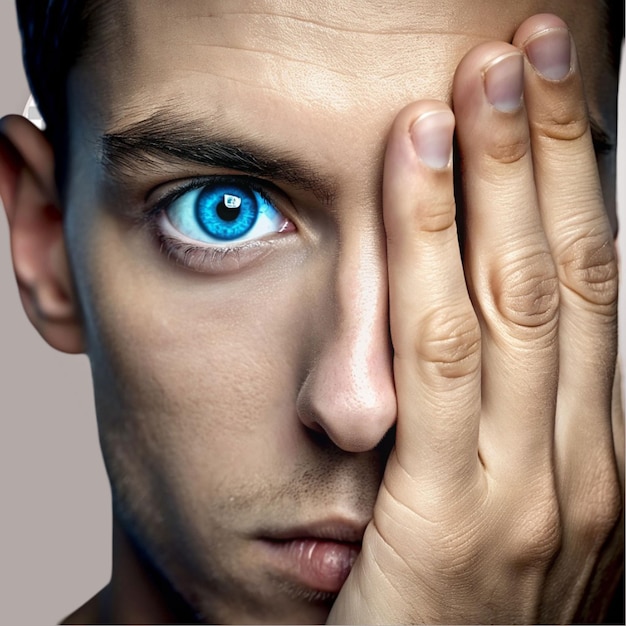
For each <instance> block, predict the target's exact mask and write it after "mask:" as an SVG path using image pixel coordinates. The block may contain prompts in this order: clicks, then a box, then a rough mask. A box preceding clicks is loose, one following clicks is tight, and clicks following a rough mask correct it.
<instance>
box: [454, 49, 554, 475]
mask: <svg viewBox="0 0 626 626" xmlns="http://www.w3.org/2000/svg"><path fill="white" fill-rule="evenodd" d="M522 90H523V57H522V55H521V54H520V52H519V51H518V50H517V48H515V47H513V46H511V45H509V44H506V43H503V42H489V43H485V44H482V45H480V46H478V47H476V48H474V49H473V50H472V51H470V52H469V53H468V54H467V55H466V57H465V58H464V59H463V60H462V62H461V63H460V65H459V67H458V69H457V72H456V75H455V80H454V87H453V101H454V111H455V115H456V117H457V127H458V128H457V134H458V141H459V148H460V152H461V160H462V164H463V168H462V176H463V181H464V200H465V205H466V206H465V214H466V234H465V237H466V240H465V241H466V243H465V259H464V261H465V265H466V271H467V273H468V279H469V284H470V291H471V294H472V298H473V300H474V302H475V305H476V308H477V312H478V314H479V316H480V320H481V329H482V337H483V390H482V405H483V416H482V421H481V435H480V450H481V457H482V459H483V462H484V463H485V465H486V467H487V470H488V471H489V472H490V473H492V474H495V475H499V476H507V477H509V476H511V475H514V474H515V475H519V474H517V473H516V472H520V471H521V472H524V474H525V475H527V476H528V475H529V474H528V473H529V472H534V473H537V472H540V471H543V470H544V468H545V467H546V465H549V464H550V463H551V456H552V444H553V424H554V423H553V417H554V410H555V403H556V389H557V380H558V340H557V337H558V281H557V278H556V270H555V268H554V263H553V261H552V257H551V254H550V249H549V246H548V242H547V239H546V236H545V233H544V229H543V224H542V221H541V215H540V212H539V206H538V202H537V196H536V190H535V180H534V175H533V164H532V155H531V150H530V135H529V129H528V120H527V117H526V112H525V109H524V105H523V97H522ZM504 451H506V453H504Z"/></svg>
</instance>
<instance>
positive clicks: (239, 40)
mask: <svg viewBox="0 0 626 626" xmlns="http://www.w3.org/2000/svg"><path fill="white" fill-rule="evenodd" d="M387 7H388V4H387V3H381V4H380V6H379V5H378V3H361V2H337V3H335V2H328V3H303V2H274V3H268V2H242V3H236V2H211V3H206V2H193V1H187V2H177V3H171V2H160V1H156V0H151V1H150V2H137V1H134V2H130V1H129V2H123V1H120V2H111V3H107V5H106V6H105V7H104V8H101V9H100V10H99V11H97V12H96V13H95V15H96V17H97V19H99V20H102V22H101V23H102V25H103V26H102V27H101V28H99V29H98V28H96V29H95V30H94V32H93V33H92V36H93V39H92V40H91V42H90V44H89V46H88V47H87V50H86V52H85V55H84V57H83V58H82V59H81V61H80V63H79V64H78V65H77V66H76V68H75V69H74V70H73V72H72V74H71V76H70V81H69V94H70V98H69V101H70V111H69V113H70V120H71V129H70V133H69V142H70V155H71V160H70V164H69V172H70V176H69V181H68V184H67V188H66V189H65V190H64V193H63V197H64V198H65V201H64V202H63V203H61V202H60V201H59V197H60V194H59V193H58V191H57V190H56V189H55V188H54V184H53V180H54V177H53V168H52V164H53V156H52V152H51V150H50V148H49V146H47V144H46V142H45V139H44V138H43V136H42V135H41V134H39V133H38V132H37V131H36V129H34V128H33V127H29V126H27V123H26V122H25V121H23V120H18V119H15V118H10V119H8V120H5V121H4V122H3V125H2V127H1V131H2V133H3V141H2V150H1V151H0V157H1V158H0V172H1V173H2V175H1V177H0V193H1V194H2V198H3V202H4V204H5V206H6V207H7V212H8V215H9V222H10V225H11V230H12V247H13V254H14V263H15V266H16V273H17V276H18V281H19V283H20V288H21V292H22V296H23V301H24V305H25V308H26V311H27V313H28V314H29V316H30V317H31V319H32V321H33V323H34V324H35V326H36V327H37V328H38V330H39V331H40V332H41V334H42V335H43V336H44V338H45V339H46V340H47V341H48V342H49V343H51V344H52V345H53V346H54V347H56V348H58V349H61V350H65V351H69V352H76V351H83V350H84V351H86V352H87V354H88V355H89V358H90V360H91V363H92V369H93V378H94V388H95V396H96V403H97V412H98V422H99V431H100V439H101V445H102V450H103V455H104V458H105V462H106V466H107V470H108V472H109V476H110V479H111V484H112V490H113V498H114V510H115V536H114V565H113V576H112V581H111V584H110V585H109V587H107V589H106V590H105V591H104V592H103V593H102V594H100V596H98V597H97V598H96V599H95V600H94V601H92V602H91V603H89V604H88V605H87V606H86V607H84V608H83V610H82V612H78V613H77V614H76V615H75V616H73V617H72V618H70V621H77V622H78V621H83V622H89V621H94V622H95V621H99V620H100V621H104V622H142V621H148V622H157V621H168V620H175V619H177V618H178V619H180V616H181V615H183V616H184V617H185V618H187V619H190V618H193V617H194V616H193V615H191V614H190V613H189V612H188V611H189V606H191V607H193V609H192V613H195V618H197V619H199V620H205V621H207V622H239V623H245V622H268V623H280V622H285V623H297V622H323V621H325V620H326V619H327V618H330V620H331V621H335V622H341V623H346V622H347V623H356V622H363V621H365V622H383V623H384V622H386V623H389V622H405V623H406V622H420V621H422V622H426V623H434V622H445V623H454V622H464V623H493V622H506V623H513V622H522V623H530V622H535V621H539V622H543V623H545V622H552V621H556V622H562V621H571V620H575V619H581V618H587V619H596V618H597V617H598V616H599V614H600V612H601V610H602V602H603V601H604V598H606V597H607V595H608V594H607V593H606V590H607V589H610V588H611V587H612V586H613V585H614V584H615V581H616V574H617V573H619V562H620V554H621V553H622V550H623V547H622V544H623V537H622V535H620V533H619V532H615V528H616V527H617V526H618V524H619V520H620V516H621V495H620V494H621V487H620V468H623V458H621V457H620V458H618V459H617V461H616V455H615V452H614V446H616V447H617V449H621V447H620V441H623V426H622V423H623V417H622V411H621V406H620V405H619V401H618V399H617V398H615V397H614V396H615V394H613V393H612V390H613V381H614V374H615V365H614V364H615V359H616V349H617V340H616V336H617V335H616V332H617V328H616V312H617V302H616V297H617V295H616V280H617V270H616V264H615V258H614V252H613V244H612V238H613V235H612V232H611V227H610V222H609V220H608V219H607V210H608V212H609V214H610V213H611V212H612V210H613V205H612V203H611V201H610V199H611V198H612V197H613V195H614V187H613V180H612V170H611V167H610V162H611V158H610V156H609V157H606V158H604V159H603V163H602V164H601V165H603V169H601V174H603V183H604V185H603V187H604V189H603V187H602V185H601V180H600V178H599V176H598V171H597V168H596V159H595V155H594V151H593V146H592V143H591V137H590V133H589V125H588V119H587V107H588V110H589V112H590V114H591V115H592V116H593V118H594V119H595V120H596V121H597V123H598V124H599V125H600V126H601V127H602V128H603V129H604V130H605V132H606V133H607V134H608V135H609V136H612V135H613V134H614V130H615V129H614V125H615V111H614V104H615V103H614V93H615V89H616V82H615V80H616V79H615V76H614V74H613V73H612V72H611V70H609V69H608V64H607V61H606V50H605V49H604V45H605V43H604V42H605V37H604V25H603V21H602V15H601V12H600V11H599V10H598V4H597V3H596V2H592V1H588V2H580V3H571V2H566V1H565V0H562V1H559V2H538V1H532V2H531V1H530V0H522V1H518V2H514V3H513V2H511V3H505V4H503V3H501V2H495V1H486V0H485V1H482V2H476V3H472V4H471V6H470V5H468V4H467V3H464V2H462V3H460V2H456V1H453V0H447V1H446V0H444V1H443V2H441V1H437V2H432V3H431V2H425V3H420V6H419V10H417V9H416V6H415V4H414V3H411V2H398V3H394V5H393V8H387ZM459 7H462V10H459ZM547 12H550V13H555V14H558V15H559V16H560V18H557V17H555V16H554V15H536V16H535V17H534V18H531V19H527V18H529V17H530V16H532V15H534V14H539V13H547ZM111 15H115V31H113V30H112V28H111V21H110V19H109V18H110V16H111ZM561 19H562V20H565V21H564V22H563V21H561ZM525 20H526V21H525ZM566 24H567V26H569V28H570V30H571V33H572V36H573V39H572V41H575V42H576V43H575V47H574V48H572V49H573V50H574V52H572V56H571V58H572V62H571V69H570V71H569V72H568V73H567V76H565V77H564V78H563V79H562V80H545V79H543V78H541V77H540V76H539V74H538V73H537V71H536V69H535V68H534V67H533V66H532V64H531V63H530V62H529V56H530V52H529V49H530V48H529V47H528V46H527V44H528V42H529V41H531V40H533V38H534V37H536V34H537V33H540V32H545V31H550V32H556V33H557V35H558V34H559V33H561V34H562V35H563V36H564V38H565V39H566V40H568V41H569V37H568V35H567V30H566ZM576 51H577V52H578V55H579V57H578V58H579V59H580V61H578V60H577V56H576ZM582 74H584V76H585V83H584V89H583V85H582V82H581V75H582ZM516 84H517V85H518V86H519V89H521V88H522V87H523V88H524V98H523V101H520V100H519V96H520V95H521V94H520V93H518V94H517V97H511V93H513V92H514V91H515V89H514V88H513V87H511V85H513V86H515V85H516ZM506 85H509V86H508V87H507V86H506ZM485 86H486V87H485ZM498 93H500V94H502V93H505V95H507V94H508V97H507V98H506V99H505V100H506V101H505V102H503V103H502V102H500V103H498V101H496V102H495V103H494V102H490V100H489V98H491V99H492V100H497V94H498ZM607 94H608V96H607ZM513 96H515V94H513ZM516 102H517V103H518V104H519V106H516ZM494 104H495V105H496V106H494ZM498 106H499V107H500V108H504V109H506V110H498V108H497V107H498ZM450 107H452V110H453V111H454V113H452V112H451V109H450ZM146 120H152V122H151V127H152V128H153V129H154V127H158V128H160V129H165V132H162V133H161V135H162V137H161V139H162V140H165V139H169V140H170V141H171V143H172V145H175V144H176V141H177V140H178V139H181V138H186V139H188V138H189V135H190V133H194V134H195V136H199V137H200V138H204V140H205V141H207V142H208V141H220V142H224V143H229V144H234V145H237V146H244V147H246V148H247V149H250V150H251V151H252V152H255V153H257V152H269V153H271V155H272V158H278V159H280V160H281V161H282V160H286V161H289V163H290V164H292V165H293V162H294V161H297V162H298V164H299V165H300V168H299V169H300V170H302V169H304V170H305V171H306V173H307V174H308V178H307V181H306V182H304V181H302V180H299V181H297V180H295V177H294V176H289V175H288V173H289V172H292V170H293V169H294V168H291V169H290V168H287V167H281V168H278V170H277V172H276V173H275V176H272V177H269V180H268V181H267V187H268V193H269V195H270V197H271V198H272V200H273V201H274V203H275V205H276V207H277V208H278V210H279V211H280V212H281V213H282V214H283V215H284V217H285V218H286V219H287V220H288V225H289V226H288V228H287V229H286V230H285V232H282V233H280V234H274V235H268V236H267V237H266V238H265V239H264V242H263V243H262V244H261V245H259V246H249V247H248V248H246V249H243V250H242V251H240V252H239V253H231V254H230V255H228V256H224V255H214V256H211V255H205V254H202V253H198V252H194V253H191V254H189V253H187V254H185V252H184V251H183V252H181V249H180V246H179V247H178V248H173V247H172V246H171V243H170V244H168V243H167V242H165V243H163V242H162V241H160V240H159V239H158V237H157V235H156V234H155V233H156V224H157V223H160V222H158V216H157V213H156V211H154V210H153V209H154V207H155V205H156V203H157V202H158V201H159V200H160V199H162V198H164V197H165V196H166V195H167V194H168V193H169V192H171V191H172V190H173V189H174V188H175V187H176V185H177V184H180V183H181V182H183V181H189V180H192V179H198V178H207V177H210V176H213V175H216V174H219V175H225V174H239V173H241V172H239V171H238V170H236V169H233V168H225V167H209V166H207V165H202V164H200V163H198V162H190V161H188V160H187V161H185V160H181V159H179V158H177V157H176V156H175V155H173V154H171V153H170V154H166V155H157V154H155V153H150V154H136V153H130V152H128V149H129V146H130V145H131V144H132V143H133V141H135V140H136V139H137V136H138V134H139V132H140V131H142V130H143V131H145V129H146V127H147V126H146V124H143V125H142V123H144V122H145V121H146ZM455 124H456V132H457V139H458V153H457V156H458V157H460V163H459V164H458V169H459V172H460V175H461V184H460V185H459V186H458V187H457V204H458V205H459V207H458V208H459V211H460V213H461V214H462V215H463V216H464V218H463V221H464V227H463V228H464V232H463V233H462V237H461V238H462V242H463V255H461V252H460V251H459V245H458V238H457V228H456V226H455V219H454V218H455V211H456V206H455V202H454V197H453V167H452V161H451V160H449V159H448V158H447V156H448V155H449V154H450V151H451V148H452V132H453V129H454V126H455ZM433 127H434V129H435V134H434V135H433V134H432V131H433ZM429 129H430V131H431V132H429ZM103 137H108V138H109V139H108V141H103ZM116 142H117V143H116ZM113 145H122V146H124V148H125V150H126V153H125V154H126V155H127V156H126V157H123V156H120V154H119V153H113V152H112V150H111V146H113ZM198 145H199V144H198V143H197V142H196V146H195V147H196V149H197V148H198ZM425 146H431V148H433V147H434V148H436V150H435V153H436V154H435V156H436V157H437V159H438V161H437V163H436V167H435V168H434V169H433V168H432V167H429V166H428V159H429V156H430V157H432V155H433V152H432V149H431V151H430V152H429V153H428V154H425V152H424V150H425V149H426V148H425ZM420 154H421V156H420ZM604 161H606V163H604ZM302 166H304V167H302ZM285 172H287V174H286V173H285ZM603 190H604V196H603ZM605 198H607V199H609V200H608V201H606V202H605ZM61 205H63V206H61ZM168 246H169V248H168ZM67 260H69V263H68V262H67ZM185 263H186V264H187V266H185ZM612 414H613V416H614V417H613V423H612V421H611V416H612ZM394 437H396V439H395V447H394V448H393V451H391V452H390V450H391V449H392V446H393V444H394ZM620 438H621V439H620ZM618 456H620V455H618ZM622 475H623V470H622ZM383 477H384V478H383ZM381 481H382V486H381ZM313 523H318V524H321V526H322V533H325V532H328V533H331V534H332V533H333V532H335V531H334V530H333V528H335V526H336V525H337V524H339V523H341V524H342V525H343V527H346V526H349V527H350V528H351V529H352V532H354V533H355V535H358V536H359V537H360V536H361V535H362V534H363V533H365V537H364V539H363V550H362V552H361V556H360V557H359V559H358V560H357V562H356V564H355V566H354V568H353V570H352V573H351V574H350V576H349V578H348V580H347V582H346V584H345V585H344V587H343V589H342V590H341V592H340V594H339V596H338V597H337V598H336V601H335V596H334V595H332V594H323V593H318V592H315V591H314V590H312V589H308V588H306V587H304V586H302V585H300V584H298V583H297V582H296V581H295V580H294V579H293V577H292V576H290V575H288V574H284V573H280V572H278V571H277V570H276V568H275V567H274V566H273V565H272V563H271V562H270V561H269V560H268V558H267V556H266V553H265V551H264V548H263V546H262V545H261V543H262V542H260V541H259V538H261V537H267V536H268V535H275V534H280V533H281V532H284V531H286V530H289V529H291V528H294V527H302V526H307V525H310V524H313ZM162 576H164V577H165V578H166V579H167V581H169V584H171V585H172V586H173V587H174V588H175V589H176V590H177V592H178V593H179V594H180V596H181V597H182V598H183V601H182V602H181V599H180V598H177V597H176V596H175V595H173V594H172V593H171V591H170V590H169V588H168V584H167V583H164V581H163V579H162ZM164 589H165V591H164ZM598 589H602V591H601V592H600V591H598ZM333 602H334V604H333ZM185 605H189V606H185ZM331 606H332V612H330V610H331ZM181 611H182V613H181ZM329 612H330V615H329Z"/></svg>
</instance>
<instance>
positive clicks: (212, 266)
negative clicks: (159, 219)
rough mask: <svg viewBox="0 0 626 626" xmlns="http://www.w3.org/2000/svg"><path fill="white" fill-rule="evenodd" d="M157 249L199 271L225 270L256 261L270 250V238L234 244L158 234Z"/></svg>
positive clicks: (215, 271) (220, 272)
mask: <svg viewBox="0 0 626 626" xmlns="http://www.w3.org/2000/svg"><path fill="white" fill-rule="evenodd" d="M158 238H159V242H160V246H161V251H162V253H163V254H164V255H165V256H167V258H168V259H171V260H172V261H173V262H174V263H176V264H177V265H179V266H181V267H183V268H185V269H189V270H192V271H195V272H198V273H201V274H205V275H211V274H228V273H232V272H237V271H239V270H241V269H243V268H244V267H245V266H247V265H249V264H251V263H254V262H257V261H259V260H260V259H262V258H263V257H265V256H267V255H268V254H270V253H271V252H272V251H273V245H272V242H270V241H262V240H261V241H260V240H253V241H249V242H245V243H243V244H241V245H238V246H236V247H227V246H204V245H203V246H196V245H194V244H188V243H185V242H183V241H180V240H179V239H178V238H172V237H169V236H167V235H164V234H163V233H159V235H158Z"/></svg>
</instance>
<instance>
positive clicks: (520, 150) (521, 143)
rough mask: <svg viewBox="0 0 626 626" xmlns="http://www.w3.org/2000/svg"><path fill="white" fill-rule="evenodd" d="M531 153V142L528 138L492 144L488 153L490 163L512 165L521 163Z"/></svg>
mask: <svg viewBox="0 0 626 626" xmlns="http://www.w3.org/2000/svg"><path fill="white" fill-rule="evenodd" d="M529 152H530V141H529V139H528V138H527V137H526V138H520V139H518V140H510V141H503V142H500V143H493V144H491V145H490V146H489V147H488V149H487V152H486V156H487V158H488V159H489V160H490V161H494V162H496V163H501V164H503V165H510V164H512V163H517V162H518V161H521V160H522V159H523V158H524V157H525V156H526V155H527V154H528V153H529Z"/></svg>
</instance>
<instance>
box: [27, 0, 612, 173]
mask: <svg viewBox="0 0 626 626" xmlns="http://www.w3.org/2000/svg"><path fill="white" fill-rule="evenodd" d="M599 1H601V0H599ZM604 3H605V6H606V9H607V32H608V35H609V46H608V50H609V54H610V55H611V62H612V64H613V67H614V68H615V71H616V73H617V72H618V71H619V64H620V53H621V47H622V41H623V39H624V0H604ZM95 4H97V2H96V0H16V7H17V16H18V21H19V26H20V31H21V33H22V52H23V58H24V67H25V69H26V75H27V77H28V82H29V84H30V89H31V92H32V94H33V97H34V98H35V101H36V103H37V106H38V108H39V111H40V113H41V115H42V117H43V119H44V121H45V122H46V133H47V135H48V137H49V139H50V141H51V143H52V145H53V146H54V148H55V151H56V155H57V166H58V168H61V169H60V170H59V169H58V170H57V181H61V182H63V181H64V180H65V172H64V169H65V167H66V162H67V158H66V157H67V154H66V152H67V137H66V133H67V127H68V126H67V123H68V120H67V89H66V83H67V77H68V75H69V72H70V70H71V68H72V66H73V65H74V64H75V63H76V62H77V60H78V59H79V58H80V56H81V54H82V52H83V50H84V46H85V43H86V42H87V39H88V37H87V33H88V32H89V30H90V25H89V19H88V17H89V14H88V13H87V9H88V8H90V7H91V8H93V7H94V5H95Z"/></svg>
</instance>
